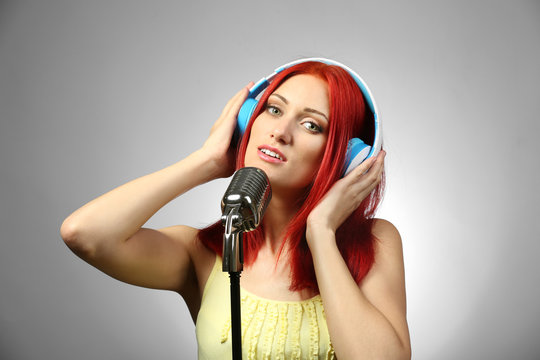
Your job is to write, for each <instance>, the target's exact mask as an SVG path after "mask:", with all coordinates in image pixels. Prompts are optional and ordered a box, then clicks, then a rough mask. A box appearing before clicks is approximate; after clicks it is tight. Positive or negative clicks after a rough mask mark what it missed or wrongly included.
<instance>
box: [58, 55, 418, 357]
mask: <svg viewBox="0 0 540 360" xmlns="http://www.w3.org/2000/svg"><path fill="white" fill-rule="evenodd" d="M249 86H251V84H250V85H248V86H247V87H246V88H244V89H242V90H241V91H240V92H238V93H237V94H236V95H235V96H234V97H233V98H232V99H231V100H230V101H229V102H228V104H227V105H226V106H225V108H224V110H223V112H222V114H221V116H220V117H219V119H218V120H217V121H216V123H215V124H214V126H213V127H212V130H211V132H210V135H209V137H208V139H207V140H206V142H205V143H204V145H203V146H202V147H201V149H199V150H198V151H195V152H194V153H193V154H191V155H189V156H188V157H187V158H185V159H183V160H181V161H180V162H178V163H176V164H174V165H171V166H169V167H167V168H165V169H163V170H160V171H157V172H155V173H153V174H150V175H146V176H143V177H141V178H139V179H136V180H133V181H131V182H129V183H127V184H125V185H122V186H120V187H118V188H116V189H114V190H112V191H110V192H109V193H106V194H104V195H102V196H100V197H98V198H97V199H95V200H93V201H91V202H90V203H88V204H86V205H84V206H83V207H82V208H80V209H78V210H77V211H75V212H74V213H73V214H72V215H70V216H69V217H68V218H67V219H66V220H65V222H64V224H63V225H62V228H61V235H62V238H63V239H64V241H65V242H66V243H67V245H68V246H69V247H70V248H71V249H72V250H73V251H74V252H75V253H76V254H77V255H79V256H80V257H81V258H83V259H84V260H85V261H87V262H89V263H90V264H92V265H93V266H95V267H97V268H99V269H100V270H102V271H104V272H105V273H107V274H109V275H111V276H113V277H115V278H117V279H119V280H121V281H124V282H128V283H131V284H135V285H139V286H145V287H150V288H157V289H167V290H173V291H176V292H178V293H179V294H180V295H181V296H182V297H183V298H184V300H185V302H186V304H187V305H188V308H189V310H190V312H191V315H192V317H193V319H194V320H195V321H196V326H197V339H198V343H199V358H205V359H206V358H208V359H214V358H215V359H221V358H224V357H230V354H231V348H230V346H231V345H230V344H231V339H230V319H229V317H230V315H229V313H228V312H229V307H228V306H229V303H228V301H224V299H223V297H224V296H228V279H227V276H226V274H224V273H222V272H221V270H220V262H221V258H220V255H221V246H222V245H221V241H222V234H223V229H222V226H221V224H220V223H216V224H214V225H212V226H210V227H208V228H206V229H202V230H198V229H194V228H191V227H187V226H172V227H168V228H164V229H159V230H153V229H146V228H142V226H143V224H144V223H145V222H146V221H147V220H148V219H149V218H150V217H151V216H152V215H153V214H154V213H156V212H157V211H158V210H159V209H160V208H161V207H163V206H164V205H165V204H167V203H168V202H169V201H171V200H173V199H174V198H176V197H177V196H179V195H181V194H183V193H184V192H186V191H188V190H190V189H192V188H194V187H196V186H197V185H200V184H203V183H205V182H208V181H211V180H213V179H216V178H222V177H228V176H230V175H232V173H233V171H234V169H235V168H240V167H243V166H255V167H258V168H261V169H263V170H264V171H265V172H266V174H267V175H268V178H269V180H270V183H271V186H272V201H271V202H270V204H269V206H268V208H267V210H266V213H265V216H264V218H263V222H262V225H261V227H260V228H259V229H257V230H256V231H255V232H252V233H248V234H246V240H245V241H244V244H245V266H244V270H243V272H242V278H241V286H242V338H243V349H242V350H243V353H244V358H247V359H251V358H254V359H255V358H256V359H259V358H282V359H290V358H334V357H337V358H339V359H356V358H365V359H408V358H410V341H409V334H408V326H407V321H406V304H405V286H404V271H403V258H402V249H401V239H400V236H399V233H398V232H397V230H396V229H395V228H394V227H393V225H391V224H390V223H389V222H387V221H384V220H380V219H373V215H374V212H375V208H376V206H377V205H378V202H379V200H380V198H381V188H382V186H381V180H382V177H383V162H384V156H385V152H384V151H381V152H380V153H379V155H378V156H377V157H372V158H369V159H368V160H366V161H364V162H363V163H362V164H361V165H360V166H358V167H357V168H356V169H354V170H353V171H352V172H350V173H349V174H348V175H347V176H345V177H343V178H341V179H340V177H341V176H342V173H343V164H344V161H345V152H346V144H347V141H348V139H349V138H351V137H353V136H359V137H361V136H362V135H363V133H365V132H369V126H368V125H367V124H365V121H364V118H365V117H366V116H365V112H366V111H365V104H364V100H363V97H362V93H361V92H360V90H359V88H358V86H357V85H356V84H355V81H354V80H353V79H352V78H351V76H350V75H349V74H348V73H347V71H345V70H344V69H342V68H341V67H339V66H331V65H327V64H324V63H321V62H302V63H300V64H298V65H294V66H292V67H290V68H288V69H286V70H284V71H282V72H281V73H280V74H279V76H278V77H276V79H274V81H273V82H272V83H271V84H270V86H269V87H268V88H267V89H266V91H265V93H264V94H263V95H262V97H261V99H260V101H259V106H258V107H257V109H256V110H255V113H254V115H253V116H252V118H251V121H250V123H249V125H248V127H247V130H246V133H245V134H244V136H243V137H242V141H241V142H240V144H239V148H238V151H234V150H233V149H234V148H235V145H236V144H234V143H233V144H231V139H232V138H233V133H234V130H235V127H236V116H237V114H238V111H239V109H240V107H241V105H242V103H243V102H244V100H245V99H246V97H247V95H248V88H249ZM366 129H367V130H366ZM364 135H365V134H364ZM235 156H236V158H235ZM235 161H236V166H235V165H234V164H235Z"/></svg>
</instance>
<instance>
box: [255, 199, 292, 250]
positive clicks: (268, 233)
mask: <svg viewBox="0 0 540 360" xmlns="http://www.w3.org/2000/svg"><path fill="white" fill-rule="evenodd" d="M292 199H295V197H291V196H290V195H281V194H280V193H272V200H271V201H270V204H269V205H268V208H267V209H266V213H265V215H264V218H263V224H264V232H265V240H266V243H265V247H267V249H268V250H270V251H271V252H272V253H274V254H275V255H276V254H277V252H278V251H279V248H280V247H281V244H282V242H283V237H284V236H285V231H286V230H287V226H288V225H289V222H290V221H291V219H292V218H293V217H294V216H295V215H296V213H297V212H298V210H299V209H300V205H298V204H297V203H296V201H295V200H292Z"/></svg>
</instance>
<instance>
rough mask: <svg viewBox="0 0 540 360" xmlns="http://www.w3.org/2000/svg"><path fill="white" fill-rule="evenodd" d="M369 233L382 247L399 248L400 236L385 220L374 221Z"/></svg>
mask: <svg viewBox="0 0 540 360" xmlns="http://www.w3.org/2000/svg"><path fill="white" fill-rule="evenodd" d="M371 231H372V233H373V235H375V237H377V239H379V241H380V242H381V243H383V245H385V246H399V247H401V235H400V234H399V231H398V229H397V228H396V227H395V226H394V224H392V223H391V222H390V221H388V220H385V219H374V220H373V227H372V229H371Z"/></svg>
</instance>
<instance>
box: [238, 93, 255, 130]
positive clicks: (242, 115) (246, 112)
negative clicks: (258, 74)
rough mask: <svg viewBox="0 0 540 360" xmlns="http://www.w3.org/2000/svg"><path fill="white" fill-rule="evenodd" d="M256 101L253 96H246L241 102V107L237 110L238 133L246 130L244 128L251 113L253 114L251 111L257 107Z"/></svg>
mask: <svg viewBox="0 0 540 360" xmlns="http://www.w3.org/2000/svg"><path fill="white" fill-rule="evenodd" d="M257 103H258V101H257V100H256V99H254V98H247V99H246V100H245V101H244V103H243V104H242V107H241V108H240V111H239V112H238V117H237V120H238V129H239V130H240V134H242V135H243V134H244V132H245V131H246V128H247V126H248V123H249V119H251V115H253V112H254V111H255V108H256V107H257Z"/></svg>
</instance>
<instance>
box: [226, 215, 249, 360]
mask: <svg viewBox="0 0 540 360" xmlns="http://www.w3.org/2000/svg"><path fill="white" fill-rule="evenodd" d="M238 210H239V206H238V207H234V208H233V209H232V210H231V211H230V212H229V213H228V214H227V216H226V220H225V232H224V234H223V264H222V270H223V271H224V272H225V271H227V272H229V278H230V281H231V290H230V291H231V336H232V356H233V357H232V358H233V360H242V319H241V310H240V274H241V273H242V269H243V264H244V254H243V250H242V231H241V229H239V228H236V227H235V226H234V224H237V221H238V220H239V218H240V216H239V215H238ZM240 220H241V219H240ZM241 223H242V222H241V221H240V224H241Z"/></svg>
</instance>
